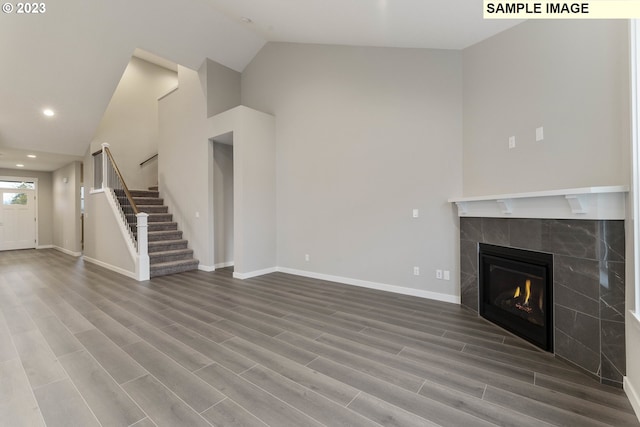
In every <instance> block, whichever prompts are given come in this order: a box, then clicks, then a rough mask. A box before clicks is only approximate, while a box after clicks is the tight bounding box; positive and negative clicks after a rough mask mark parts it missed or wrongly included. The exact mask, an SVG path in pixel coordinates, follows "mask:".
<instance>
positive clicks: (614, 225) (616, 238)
mask: <svg viewBox="0 0 640 427" xmlns="http://www.w3.org/2000/svg"><path fill="white" fill-rule="evenodd" d="M598 234H599V237H600V239H599V245H598V259H601V260H604V261H619V262H623V261H624V253H625V247H624V246H625V232H624V221H598Z"/></svg>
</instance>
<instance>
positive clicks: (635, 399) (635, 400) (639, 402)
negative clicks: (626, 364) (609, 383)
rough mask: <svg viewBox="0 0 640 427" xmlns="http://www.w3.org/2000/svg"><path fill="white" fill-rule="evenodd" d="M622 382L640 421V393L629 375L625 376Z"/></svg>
mask: <svg viewBox="0 0 640 427" xmlns="http://www.w3.org/2000/svg"><path fill="white" fill-rule="evenodd" d="M622 384H623V387H624V391H625V393H627V397H628V398H629V402H631V406H632V407H633V410H634V411H635V412H636V417H638V420H639V421H640V394H638V391H637V390H636V389H635V388H634V387H633V385H632V384H631V382H630V381H629V380H628V379H627V377H624V380H623V382H622Z"/></svg>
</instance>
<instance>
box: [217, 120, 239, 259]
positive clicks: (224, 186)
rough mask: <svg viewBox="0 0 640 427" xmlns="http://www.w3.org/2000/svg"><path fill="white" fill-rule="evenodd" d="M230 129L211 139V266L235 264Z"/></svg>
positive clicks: (231, 141) (231, 133)
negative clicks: (212, 241)
mask: <svg viewBox="0 0 640 427" xmlns="http://www.w3.org/2000/svg"><path fill="white" fill-rule="evenodd" d="M233 172H234V168H233V132H227V133H224V134H222V135H219V136H217V137H215V138H213V234H214V236H213V240H214V248H213V255H214V266H215V268H216V269H219V268H230V267H233V265H234V245H235V241H234V232H233V227H234V220H233V215H234V206H233V204H234V189H233V185H234V180H233Z"/></svg>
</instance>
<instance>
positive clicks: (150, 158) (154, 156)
mask: <svg viewBox="0 0 640 427" xmlns="http://www.w3.org/2000/svg"><path fill="white" fill-rule="evenodd" d="M156 157H158V153H156V154H154V155H153V156H151V157H149V158H148V159H147V160H145V161H144V162H142V163H140V166H142V165H144V164H145V163H147V162H150V161H151V160H153V159H155V158H156Z"/></svg>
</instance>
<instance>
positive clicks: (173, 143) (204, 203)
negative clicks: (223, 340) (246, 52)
mask: <svg viewBox="0 0 640 427" xmlns="http://www.w3.org/2000/svg"><path fill="white" fill-rule="evenodd" d="M203 66H205V65H203ZM158 114H159V115H158V117H159V142H158V153H159V156H158V184H159V190H160V196H161V197H162V198H163V199H164V202H165V204H166V205H167V206H168V207H169V212H170V213H171V214H173V218H174V221H177V222H178V227H179V229H180V230H182V232H183V237H184V238H185V239H187V240H188V241H189V247H190V248H191V249H193V251H194V256H195V258H196V259H198V260H199V261H200V265H201V266H208V267H212V266H213V265H214V259H213V239H212V238H211V236H213V221H210V220H209V219H210V218H212V215H213V195H212V194H211V193H212V191H211V184H210V183H211V179H210V170H209V165H210V160H211V161H212V160H213V148H212V147H211V143H210V142H209V138H210V137H211V136H212V135H209V134H208V127H207V99H206V86H204V85H203V84H202V82H201V81H200V77H199V73H198V71H195V70H191V69H189V68H186V67H182V66H178V90H176V91H174V92H172V93H171V94H169V95H167V96H165V97H164V98H162V99H161V100H160V102H159V103H158Z"/></svg>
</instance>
